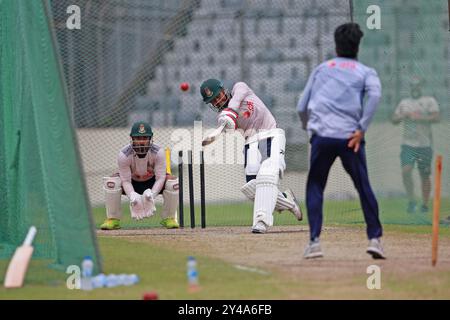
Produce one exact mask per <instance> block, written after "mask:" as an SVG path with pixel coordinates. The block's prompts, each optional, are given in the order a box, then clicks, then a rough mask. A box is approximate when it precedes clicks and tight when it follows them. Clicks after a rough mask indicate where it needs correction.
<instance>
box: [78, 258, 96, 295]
mask: <svg viewBox="0 0 450 320" xmlns="http://www.w3.org/2000/svg"><path fill="white" fill-rule="evenodd" d="M93 272H94V261H92V258H91V257H89V256H86V257H84V259H83V262H82V263H81V290H92V274H93Z"/></svg>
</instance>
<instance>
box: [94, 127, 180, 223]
mask: <svg viewBox="0 0 450 320" xmlns="http://www.w3.org/2000/svg"><path fill="white" fill-rule="evenodd" d="M130 138H131V141H130V143H129V144H127V145H126V146H124V147H123V148H122V149H121V150H120V152H119V155H118V159H117V162H118V166H119V172H118V173H116V174H114V175H113V176H111V177H105V178H103V190H104V192H105V204H106V216H107V219H106V221H105V222H104V223H103V224H102V225H101V229H103V230H114V229H120V220H121V219H122V206H121V196H122V194H125V195H127V196H128V198H129V199H130V213H131V217H132V218H133V219H135V220H141V219H143V218H148V217H151V216H153V215H154V214H155V211H156V207H155V197H156V196H157V195H158V194H162V196H163V201H164V202H163V208H162V212H161V217H162V221H161V225H162V226H164V227H166V228H168V229H172V228H178V227H179V225H178V221H177V218H176V217H177V211H176V210H177V206H178V178H177V177H174V176H172V175H170V174H166V159H165V153H164V150H163V148H161V147H159V146H158V145H156V144H154V143H153V131H152V128H151V127H150V125H149V124H148V123H147V122H136V123H134V124H133V126H132V127H131V133H130Z"/></svg>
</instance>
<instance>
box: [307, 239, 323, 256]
mask: <svg viewBox="0 0 450 320" xmlns="http://www.w3.org/2000/svg"><path fill="white" fill-rule="evenodd" d="M322 257H323V252H322V249H321V248H320V242H319V240H318V239H317V240H314V241H311V242H310V243H309V244H308V246H307V247H306V249H305V253H304V254H303V258H305V259H315V258H322Z"/></svg>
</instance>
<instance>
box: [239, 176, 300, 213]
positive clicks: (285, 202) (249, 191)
mask: <svg viewBox="0 0 450 320" xmlns="http://www.w3.org/2000/svg"><path fill="white" fill-rule="evenodd" d="M241 192H242V193H243V194H244V195H245V196H246V197H247V198H248V199H249V200H251V201H254V200H255V194H256V179H253V180H250V181H249V182H247V183H246V184H244V185H243V186H242V187H241ZM294 205H295V204H294V202H293V201H291V200H289V199H288V198H286V197H285V196H284V195H283V193H281V191H278V195H277V203H276V204H275V210H277V211H284V210H290V209H292V208H293V207H294Z"/></svg>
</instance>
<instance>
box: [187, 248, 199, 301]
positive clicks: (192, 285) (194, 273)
mask: <svg viewBox="0 0 450 320" xmlns="http://www.w3.org/2000/svg"><path fill="white" fill-rule="evenodd" d="M187 279H188V291H189V292H195V291H198V289H199V283H198V270H197V260H196V259H195V258H194V257H192V256H189V257H188V261H187Z"/></svg>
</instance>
